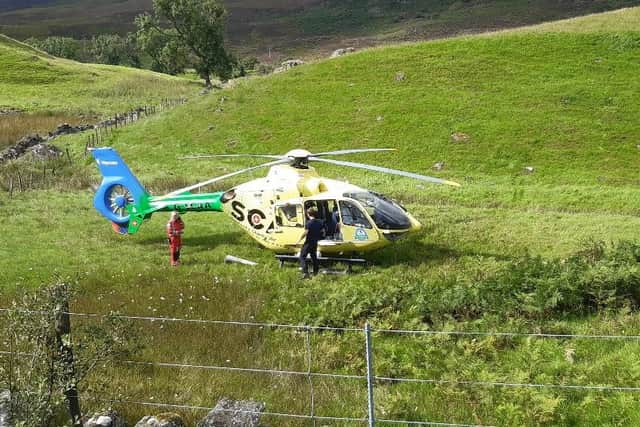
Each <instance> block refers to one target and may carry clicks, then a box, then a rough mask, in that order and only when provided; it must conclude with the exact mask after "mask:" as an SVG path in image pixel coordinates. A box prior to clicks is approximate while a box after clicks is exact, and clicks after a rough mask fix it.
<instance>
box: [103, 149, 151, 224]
mask: <svg viewBox="0 0 640 427" xmlns="http://www.w3.org/2000/svg"><path fill="white" fill-rule="evenodd" d="M91 154H92V155H93V158H94V159H95V160H96V163H97V165H98V169H99V170H100V173H101V174H102V183H101V184H100V187H98V190H97V191H96V195H95V197H94V199H93V206H94V207H95V208H96V210H97V211H98V212H100V214H101V215H102V216H104V217H105V218H106V219H108V220H109V221H111V223H112V226H113V229H114V230H115V231H116V232H118V233H120V234H127V233H128V232H129V228H130V227H129V219H130V213H131V210H132V208H133V209H135V208H136V207H139V206H141V204H142V203H143V202H144V201H146V200H148V198H149V197H150V195H149V193H148V192H147V190H145V188H144V187H143V186H142V184H140V181H138V179H137V178H136V177H135V176H134V175H133V173H132V172H131V170H130V169H129V167H128V166H127V165H126V163H125V162H124V160H122V158H121V157H120V155H119V154H118V153H117V152H116V150H114V149H113V148H109V147H105V148H94V149H92V150H91ZM136 225H138V224H136ZM136 229H137V227H136Z"/></svg>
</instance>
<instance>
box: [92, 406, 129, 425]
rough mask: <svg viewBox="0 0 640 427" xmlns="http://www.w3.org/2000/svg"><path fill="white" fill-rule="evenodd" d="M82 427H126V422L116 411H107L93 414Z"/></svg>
mask: <svg viewBox="0 0 640 427" xmlns="http://www.w3.org/2000/svg"><path fill="white" fill-rule="evenodd" d="M84 427H127V422H126V421H125V420H124V418H122V417H121V416H120V414H118V413H117V412H116V411H114V410H112V409H109V410H107V411H103V412H99V413H97V414H94V415H93V417H91V418H89V420H88V421H87V422H85V423H84Z"/></svg>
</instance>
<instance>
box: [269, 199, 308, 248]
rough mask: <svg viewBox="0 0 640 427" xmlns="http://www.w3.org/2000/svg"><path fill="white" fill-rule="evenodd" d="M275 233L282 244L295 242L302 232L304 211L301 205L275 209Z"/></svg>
mask: <svg viewBox="0 0 640 427" xmlns="http://www.w3.org/2000/svg"><path fill="white" fill-rule="evenodd" d="M275 218H276V226H275V232H276V233H280V235H279V236H278V239H279V240H281V241H283V242H292V243H294V242H296V241H297V240H298V239H299V238H300V235H301V234H302V231H303V230H304V211H303V210H302V204H300V203H296V204H290V203H287V204H284V205H276V207H275Z"/></svg>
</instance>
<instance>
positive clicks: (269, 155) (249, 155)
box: [178, 154, 285, 160]
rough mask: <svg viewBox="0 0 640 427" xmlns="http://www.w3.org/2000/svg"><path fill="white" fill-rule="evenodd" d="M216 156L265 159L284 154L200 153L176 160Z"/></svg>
mask: <svg viewBox="0 0 640 427" xmlns="http://www.w3.org/2000/svg"><path fill="white" fill-rule="evenodd" d="M217 157H260V158H266V159H284V158H285V157H284V156H276V155H272V154H202V155H193V156H184V157H178V160H196V159H214V158H217Z"/></svg>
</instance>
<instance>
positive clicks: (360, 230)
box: [91, 147, 460, 254]
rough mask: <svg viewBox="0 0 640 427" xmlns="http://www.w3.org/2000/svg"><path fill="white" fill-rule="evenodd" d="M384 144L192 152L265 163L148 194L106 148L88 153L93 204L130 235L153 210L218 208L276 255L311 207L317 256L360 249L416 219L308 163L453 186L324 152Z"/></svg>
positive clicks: (386, 239)
mask: <svg viewBox="0 0 640 427" xmlns="http://www.w3.org/2000/svg"><path fill="white" fill-rule="evenodd" d="M388 151H394V149H390V148H362V149H348V150H337V151H328V152H321V153H311V152H309V151H307V150H304V149H294V150H291V151H289V152H287V153H286V154H284V155H271V154H220V155H193V156H187V157H182V158H181V159H183V160H194V159H211V158H217V159H219V158H240V157H251V158H266V159H269V161H268V162H266V163H262V164H259V165H257V166H251V167H248V168H245V169H242V170H238V171H235V172H231V173H228V174H225V175H222V176H217V177H215V178H212V179H209V180H206V181H203V182H199V183H197V184H194V185H190V186H188V187H184V188H180V189H178V190H175V191H172V192H170V193H168V194H165V195H162V196H153V195H151V194H150V193H149V192H148V191H147V190H146V189H145V188H144V187H143V186H142V184H140V182H139V181H138V179H137V178H136V177H135V176H134V174H133V173H132V172H131V170H130V169H129V167H128V166H127V165H126V164H125V162H124V161H123V160H122V158H121V157H120V156H119V154H118V153H117V152H116V150H114V149H113V148H110V147H103V148H93V149H91V153H92V155H93V157H94V159H95V161H96V163H97V165H98V168H99V171H100V173H101V175H102V177H103V179H102V182H101V184H100V186H99V187H98V189H97V191H96V194H95V197H94V207H95V208H96V209H97V210H98V212H99V213H100V214H101V215H102V216H104V217H105V218H106V219H107V220H109V221H110V222H111V223H112V227H113V229H114V230H115V231H116V232H118V233H120V234H134V233H137V232H138V230H139V229H140V227H141V226H142V224H143V223H144V222H145V221H146V220H148V219H149V218H151V216H152V215H153V214H154V213H155V212H169V211H178V212H180V213H186V212H224V213H226V214H228V215H229V217H230V218H231V219H232V220H233V221H234V222H235V223H236V224H238V225H239V226H240V227H241V228H242V229H243V230H244V231H245V232H247V233H248V234H249V236H251V237H252V238H253V239H254V240H256V241H257V242H258V243H259V244H260V245H262V246H263V247H265V248H267V249H269V250H272V251H274V252H276V253H278V254H293V253H296V252H297V251H298V249H299V245H298V243H297V242H298V240H299V239H300V236H301V235H302V233H303V231H304V226H305V223H306V212H307V210H308V209H310V208H312V207H313V208H315V209H316V210H317V212H318V217H319V219H321V220H323V221H325V224H327V226H328V227H329V226H331V229H327V230H326V231H327V233H326V238H325V239H324V240H321V241H320V242H319V244H318V250H319V251H320V252H321V253H322V254H342V253H364V252H368V251H371V250H375V249H379V248H381V247H383V246H386V245H388V244H391V243H392V242H394V241H396V240H398V239H400V238H401V237H404V236H406V235H407V234H409V233H413V232H416V231H418V230H420V229H421V227H422V226H421V224H420V222H419V221H418V220H417V219H415V218H414V217H413V216H412V215H411V214H410V213H409V212H408V211H407V210H406V209H405V208H404V207H403V206H402V205H400V204H399V203H397V202H395V201H394V200H392V199H390V198H388V197H386V196H384V195H382V194H379V193H377V192H375V191H371V190H367V189H365V188H362V187H359V186H356V185H353V184H350V183H347V182H344V181H338V180H334V179H329V178H325V177H322V176H320V175H319V174H318V172H317V171H316V169H315V168H314V167H312V166H311V165H310V163H311V162H317V163H325V164H332V165H339V166H346V167H352V168H358V169H365V170H370V171H375V172H380V173H384V174H391V175H398V176H403V177H408V178H413V179H417V180H420V181H426V182H431V183H436V184H445V185H451V186H455V187H459V186H460V184H458V183H456V182H453V181H448V180H444V179H440V178H434V177H429V176H425V175H419V174H416V173H412V172H406V171H401V170H397V169H389V168H386V167H381V166H374V165H368V164H364V163H355V162H349V161H342V160H335V159H331V158H328V156H342V155H348V154H356V153H368V152H388ZM261 168H269V172H268V173H267V175H266V176H265V177H263V178H258V179H254V180H251V181H248V182H245V183H243V184H240V185H237V186H235V187H233V188H231V189H229V190H227V191H219V192H213V193H193V191H194V190H199V189H200V188H202V187H205V186H207V185H211V184H214V183H217V182H220V181H223V180H225V179H228V178H231V177H233V176H237V175H240V174H244V173H247V172H250V171H254V170H257V169H261Z"/></svg>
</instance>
